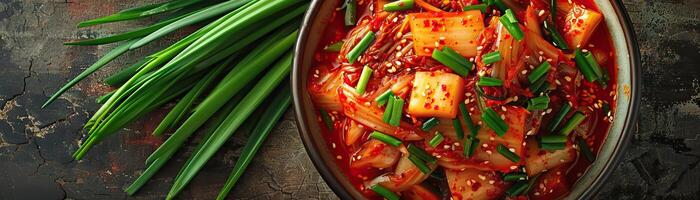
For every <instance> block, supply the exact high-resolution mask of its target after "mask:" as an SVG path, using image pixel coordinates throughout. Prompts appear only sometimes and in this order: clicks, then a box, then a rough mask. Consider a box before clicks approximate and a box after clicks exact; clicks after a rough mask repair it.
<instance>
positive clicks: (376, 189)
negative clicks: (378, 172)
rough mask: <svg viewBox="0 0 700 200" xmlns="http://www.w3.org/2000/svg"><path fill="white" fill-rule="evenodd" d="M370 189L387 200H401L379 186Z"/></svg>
mask: <svg viewBox="0 0 700 200" xmlns="http://www.w3.org/2000/svg"><path fill="white" fill-rule="evenodd" d="M370 189H372V191H374V192H375V193H377V194H379V195H380V196H382V197H384V198H385V199H387V200H399V195H397V194H396V193H394V192H392V191H391V190H389V189H386V188H385V187H383V186H381V185H379V184H375V185H373V186H372V187H370Z"/></svg>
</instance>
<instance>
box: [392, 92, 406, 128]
mask: <svg viewBox="0 0 700 200" xmlns="http://www.w3.org/2000/svg"><path fill="white" fill-rule="evenodd" d="M403 104H404V100H403V99H401V97H396V96H395V97H394V105H393V107H392V109H391V110H392V111H391V120H390V121H389V124H390V125H392V126H399V124H401V115H402V114H403Z"/></svg>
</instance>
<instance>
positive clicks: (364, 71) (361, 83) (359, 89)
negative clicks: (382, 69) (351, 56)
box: [355, 65, 372, 95]
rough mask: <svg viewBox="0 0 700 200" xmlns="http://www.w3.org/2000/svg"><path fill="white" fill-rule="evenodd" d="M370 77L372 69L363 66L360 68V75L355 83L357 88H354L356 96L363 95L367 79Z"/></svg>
mask: <svg viewBox="0 0 700 200" xmlns="http://www.w3.org/2000/svg"><path fill="white" fill-rule="evenodd" d="M371 76H372V68H369V66H367V65H365V67H364V68H362V74H361V75H360V81H358V82H357V86H355V92H357V94H360V95H362V94H364V93H365V89H366V88H367V83H368V82H369V78H370V77H371Z"/></svg>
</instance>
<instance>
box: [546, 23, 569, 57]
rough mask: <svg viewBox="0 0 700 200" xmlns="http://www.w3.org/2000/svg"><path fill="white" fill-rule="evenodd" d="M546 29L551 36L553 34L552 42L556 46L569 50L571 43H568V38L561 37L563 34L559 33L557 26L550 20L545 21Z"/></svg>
mask: <svg viewBox="0 0 700 200" xmlns="http://www.w3.org/2000/svg"><path fill="white" fill-rule="evenodd" d="M544 30H545V31H547V33H549V35H550V36H552V43H554V46H557V47H559V48H560V49H562V50H568V49H569V45H567V44H566V40H564V38H563V37H561V34H559V31H557V28H556V27H555V26H554V24H550V23H549V22H548V21H544Z"/></svg>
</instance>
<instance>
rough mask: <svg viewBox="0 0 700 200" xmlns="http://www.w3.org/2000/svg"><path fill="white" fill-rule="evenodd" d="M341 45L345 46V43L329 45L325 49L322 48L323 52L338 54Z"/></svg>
mask: <svg viewBox="0 0 700 200" xmlns="http://www.w3.org/2000/svg"><path fill="white" fill-rule="evenodd" d="M343 44H345V41H342V40H341V41H338V42H336V43H333V44H330V45H328V46H326V47H324V48H323V50H325V51H328V52H340V48H342V47H343Z"/></svg>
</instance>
